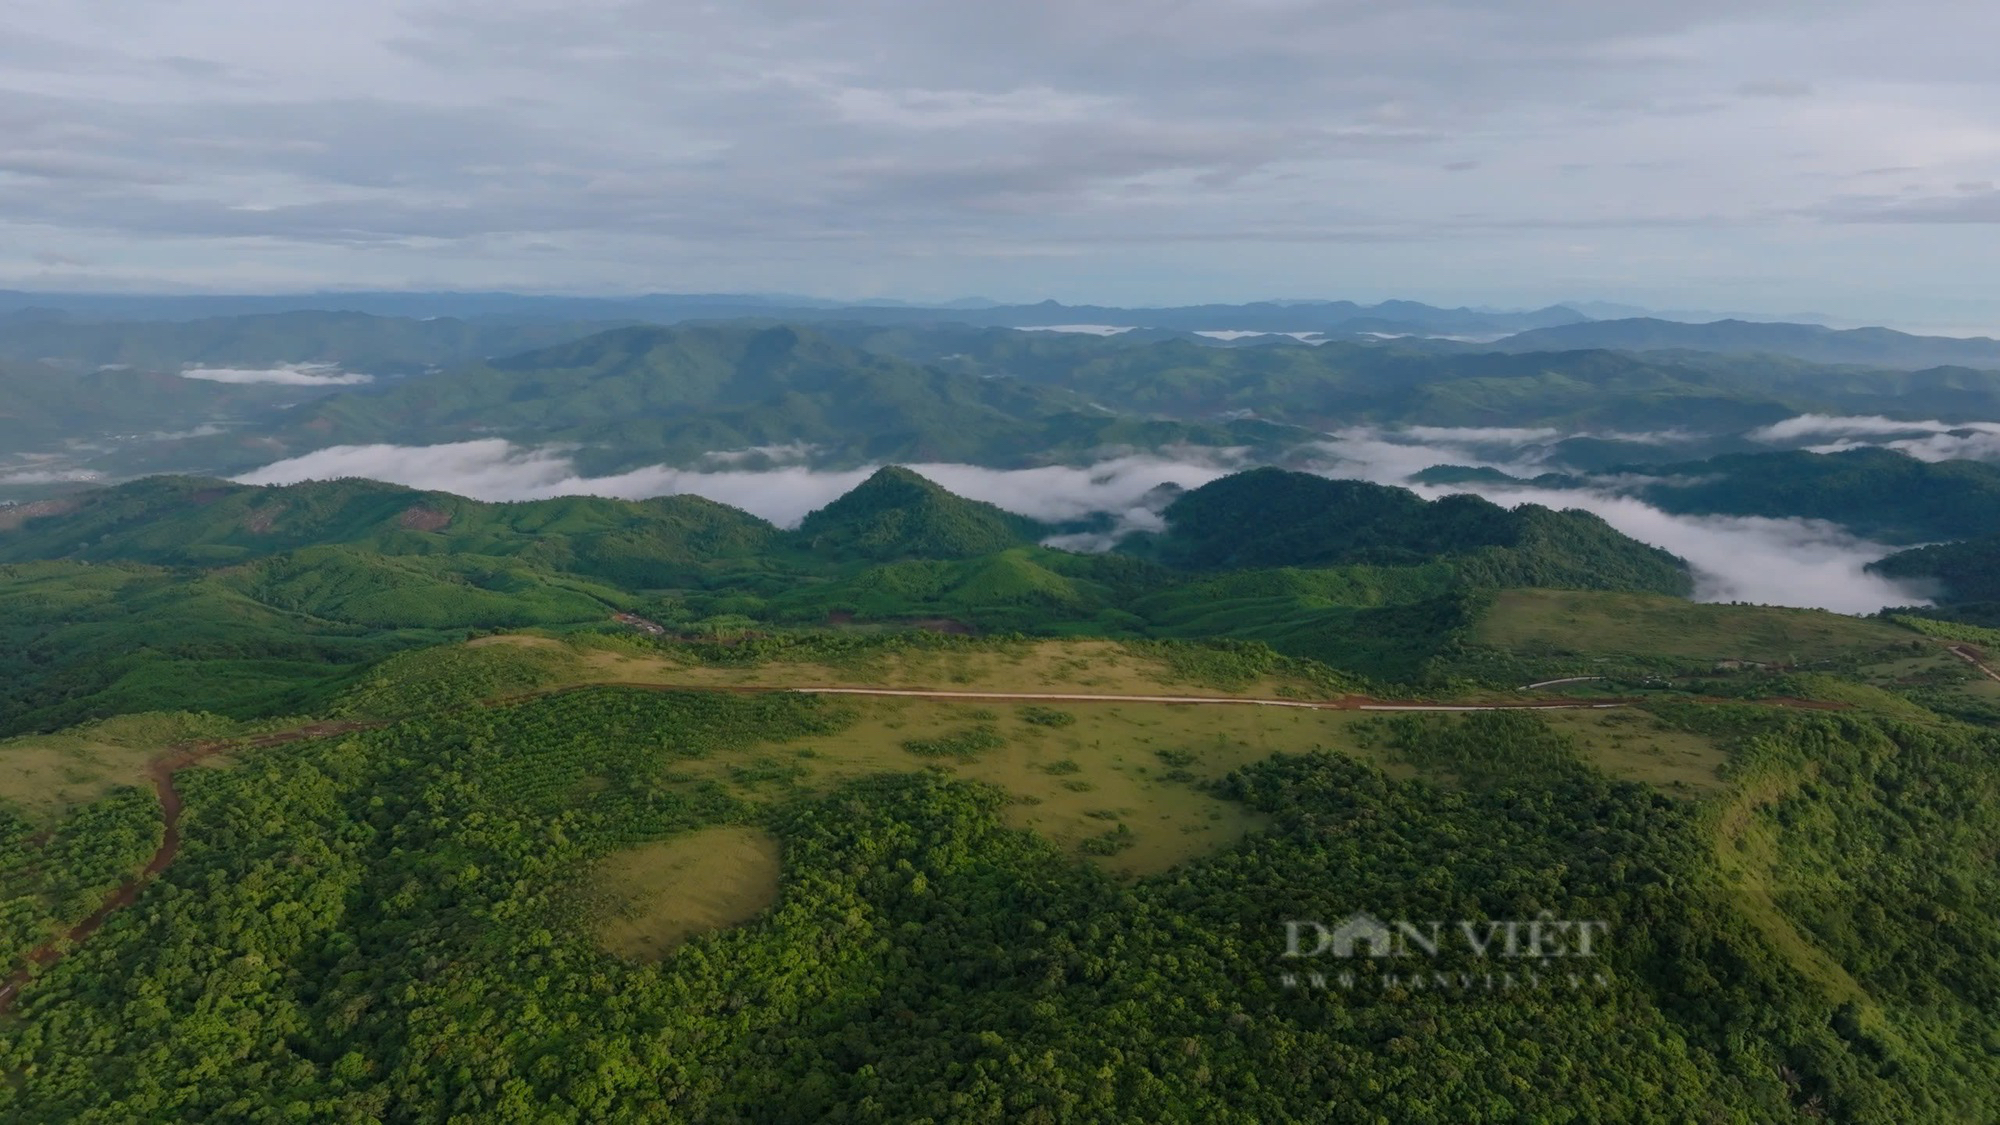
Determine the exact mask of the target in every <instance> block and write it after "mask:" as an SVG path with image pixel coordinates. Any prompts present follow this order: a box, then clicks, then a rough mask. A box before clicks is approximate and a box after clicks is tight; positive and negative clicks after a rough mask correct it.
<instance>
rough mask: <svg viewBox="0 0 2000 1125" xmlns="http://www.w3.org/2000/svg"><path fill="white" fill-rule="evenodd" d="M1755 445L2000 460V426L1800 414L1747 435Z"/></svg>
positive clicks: (1921, 457) (1926, 458) (1922, 458)
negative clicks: (1801, 444)
mask: <svg viewBox="0 0 2000 1125" xmlns="http://www.w3.org/2000/svg"><path fill="white" fill-rule="evenodd" d="M1749 436H1750V437H1751V439H1753V440H1755V441H1761V442H1765V443H1767V444H1773V445H1780V444H1782V445H1791V444H1796V443H1798V442H1802V441H1809V440H1811V439H1815V438H1833V439H1835V440H1833V441H1828V442H1822V443H1820V444H1817V445H1808V446H1806V447H1805V448H1806V450H1807V452H1810V453H1844V452H1846V451H1848V450H1850V449H1870V448H1872V449H1892V450H1895V451H1896V452H1898V453H1904V454H1908V455H1909V456H1911V457H1915V458H1916V459H1917V460H1919V461H1933V462H1935V461H2000V422H1941V421H1938V420H1936V419H1926V420H1923V421H1915V422H1913V421H1907V420H1902V419H1896V418H1885V417H1883V416H1882V415H1879V414H1868V415H1854V416H1835V415H1830V414H1802V415H1800V416H1798V417H1797V418H1787V419H1786V420H1785V421H1783V422H1778V423H1775V424H1773V425H1769V426H1765V427H1764V428H1762V429H1758V430H1752V431H1751V432H1750V434H1749Z"/></svg>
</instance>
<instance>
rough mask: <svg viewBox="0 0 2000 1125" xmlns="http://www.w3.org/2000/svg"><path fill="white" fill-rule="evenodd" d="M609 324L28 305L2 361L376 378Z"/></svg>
mask: <svg viewBox="0 0 2000 1125" xmlns="http://www.w3.org/2000/svg"><path fill="white" fill-rule="evenodd" d="M606 327H609V326H608V325H605V324H602V323H593V322H583V321H573V320H562V319H546V320H542V319H538V320H530V321H522V320H513V319H491V318H489V319H481V320H461V319H457V318H453V317H429V318H425V319H421V320H420V319H413V318H409V317H384V316H370V315H367V314H365V313H358V312H331V311H324V310H318V309H314V310H303V309H302V310H297V311H292V312H274V313H263V314H257V315H249V316H225V317H207V318H203V319H199V320H140V321H111V322H105V321H99V320H88V319H79V318H76V317H72V316H66V315H62V314H59V313H54V312H51V311H48V310H40V311H37V310H25V311H20V312H15V313H11V314H7V315H0V359H19V360H39V361H42V362H46V363H48V364H50V365H52V366H55V367H58V368H63V369H75V370H84V371H89V370H95V369H97V368H100V367H105V366H116V367H130V368H136V369H138V370H141V371H163V372H176V371H179V370H181V369H182V368H184V367H233V368H272V367H280V366H296V365H300V364H336V365H339V366H340V367H342V368H344V369H346V370H350V371H356V372H360V373H363V374H369V375H375V376H395V375H414V374H419V373H421V372H424V371H426V370H433V369H436V368H438V367H443V366H457V365H461V364H466V363H472V362H476V361H478V360H482V359H485V358H487V357H489V356H497V355H513V354H515V353H517V352H523V351H527V350H529V349H531V348H538V347H546V346H548V345H550V344H555V343H560V342H562V341H565V340H573V339H576V338H578V337H581V336H587V335H590V334H591V333H593V332H599V331H602V330H604V329H605V328H606Z"/></svg>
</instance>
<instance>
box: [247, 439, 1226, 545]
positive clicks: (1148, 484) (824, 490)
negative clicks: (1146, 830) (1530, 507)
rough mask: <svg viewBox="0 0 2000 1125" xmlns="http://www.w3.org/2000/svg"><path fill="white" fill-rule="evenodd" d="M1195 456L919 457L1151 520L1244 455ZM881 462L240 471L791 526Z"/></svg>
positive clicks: (474, 456)
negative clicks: (833, 466)
mask: <svg viewBox="0 0 2000 1125" xmlns="http://www.w3.org/2000/svg"><path fill="white" fill-rule="evenodd" d="M1201 452H1202V455H1201V456H1199V457H1197V456H1195V455H1194V454H1193V453H1192V452H1191V453H1190V454H1189V455H1188V456H1187V457H1184V458H1178V459H1177V458H1170V457H1161V456H1154V455H1139V454H1135V455H1132V456H1126V457H1115V458H1111V459H1108V460H1105V461H1101V462H1098V463H1097V464H1094V465H1089V466H1081V467H1079V466H1070V465H1047V466H1042V467H1039V468H1032V469H989V468H984V467H981V466H978V465H954V464H913V465H910V466H909V468H911V469H913V470H914V471H916V472H918V473H921V474H923V475H924V476H926V477H928V478H930V479H931V480H933V481H936V482H937V483H938V484H940V485H943V486H944V487H945V488H947V489H950V490H951V491H952V492H955V493H957V494H958V495H960V496H965V497H968V498H970V499H974V500H985V501H987V502H989V503H992V504H997V505H999V506H1000V507H1003V508H1006V509H1007V510H1009V511H1012V512H1018V513H1020V514H1022V515H1025V516H1031V517H1033V518H1035V519H1038V520H1042V521H1045V522H1048V523H1064V522H1067V521H1071V520H1080V519H1084V518H1086V517H1089V516H1094V515H1098V514H1100V513H1109V514H1111V515H1113V516H1114V517H1117V518H1125V517H1127V516H1128V515H1130V518H1132V519H1134V520H1138V521H1142V522H1143V521H1144V519H1145V518H1146V516H1145V515H1143V514H1136V515H1134V514H1132V513H1144V512H1145V511H1146V508H1145V505H1144V504H1143V503H1142V501H1143V500H1144V498H1145V496H1146V494H1147V493H1149V492H1151V491H1152V490H1153V489H1155V488H1157V487H1159V486H1160V485H1161V484H1168V483H1171V484H1177V485H1180V486H1181V487H1183V488H1196V487H1199V486H1201V485H1203V484H1206V483H1208V482H1209V481H1212V480H1215V479H1217V478H1219V477H1222V476H1226V475H1227V474H1229V473H1230V472H1233V471H1235V470H1236V469H1237V468H1239V467H1241V466H1240V464H1238V463H1237V462H1236V460H1235V455H1234V454H1233V453H1232V452H1231V451H1227V450H1207V451H1201ZM878 467H879V466H868V467H864V468H859V469H847V470H824V469H808V468H805V467H803V466H784V467H780V468H773V469H759V470H748V469H677V468H672V467H669V466H665V465H654V466H648V467H646V468H642V469H634V470H632V471H631V472H627V473H618V474H615V475H611V476H601V477H587V476H583V475H581V474H579V473H578V472H577V471H576V467H575V465H574V464H573V463H572V462H571V460H570V459H569V457H568V455H567V453H566V452H565V451H563V450H560V449H546V448H545V449H525V448H522V447H520V446H516V445H514V444H513V443H511V442H508V441H506V440H505V439H501V438H490V439H485V440H481V441H462V442H453V443H451V444H448V445H426V446H399V445H338V446H332V447H330V448H327V449H320V450H315V451H314V452H311V453H307V454H304V455H302V456H299V457H294V458H291V459H289V460H285V461H279V462H277V463H275V464H271V465H266V466H264V467H263V468H261V469H258V470H256V471H254V472H250V473H246V474H244V475H243V476H240V477H237V478H236V479H237V480H238V481H239V482H241V483H243V484H294V483H297V482H299V481H305V480H331V479H335V478H339V477H367V478H369V479H371V480H382V481H391V482H394V483H396V484H404V485H409V486H410V487H413V488H425V489H437V490H440V491H444V492H454V493H457V494H459V495H461V496H470V497H472V498H474V499H478V500H493V501H505V500H542V499H547V498H549V497H552V496H607V497H615V498H620V499H628V500H636V499H643V498H646V497H651V496H669V495H676V494H680V493H691V494H693V495H696V496H702V497H706V498H707V499H710V500H714V501H717V502H719V503H723V504H729V505H731V506H733V507H737V508H741V509H743V510H744V511H746V512H749V513H751V514H752V515H756V516H760V517H762V518H764V519H767V520H770V521H771V522H772V523H775V524H777V525H779V526H780V527H795V526H797V525H798V523H799V521H800V520H802V519H804V518H805V516H806V514H807V513H808V512H811V511H813V510H814V509H816V508H823V507H825V506H826V505H827V504H829V503H832V502H833V501H834V500H835V499H836V498H838V497H839V496H841V495H842V494H843V493H846V492H848V491H849V490H851V489H852V488H854V486H855V485H858V484H860V483H861V482H862V481H864V480H866V479H868V476H869V474H871V473H873V472H874V471H875V469H876V468H878Z"/></svg>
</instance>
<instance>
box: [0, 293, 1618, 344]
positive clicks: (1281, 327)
mask: <svg viewBox="0 0 2000 1125" xmlns="http://www.w3.org/2000/svg"><path fill="white" fill-rule="evenodd" d="M325 309H340V310H348V311H352V312H357V313H364V314H369V315H373V316H377V317H383V318H421V319H425V320H435V319H441V318H462V319H470V320H512V321H515V322H523V321H539V322H543V323H548V322H555V321H568V322H579V321H600V322H601V321H646V322H650V323H656V324H677V323H683V322H686V321H692V320H725V319H727V320H740V319H749V318H764V319H771V320H788V321H791V322H793V323H839V322H857V323H864V324H890V325H902V324H950V323H958V324H971V325H981V326H1011V327H1019V326H1029V327H1036V326H1044V325H1063V324H1109V325H1131V326H1136V327H1143V328H1164V329H1175V330H1180V331H1194V332H1199V331H1205V330H1210V329H1222V330H1235V331H1268V332H1306V331H1339V330H1345V331H1384V332H1415V333H1444V334H1449V333H1473V334H1498V333H1505V332H1519V331H1521V330H1523V329H1529V328H1537V327H1543V326H1548V325H1557V324H1570V323H1574V322H1577V321H1581V320H1583V319H1585V317H1584V316H1583V315H1582V314H1581V313H1578V312H1577V311H1576V310H1574V309H1570V308H1566V307H1563V306H1560V305H1558V306H1552V307H1550V308H1545V309H1537V310H1529V311H1523V312H1494V311H1480V310H1475V309H1467V308H1453V309H1446V308H1438V307H1436V306H1433V305H1426V304H1424V303H1422V302H1419V301H1383V302H1381V303H1380V304H1375V305H1361V304H1356V303H1355V302H1353V301H1257V302H1251V303H1248V304H1239V305H1225V304H1207V305H1187V306H1180V307H1167V308H1123V307H1117V306H1104V305H1065V304H1061V303H1059V302H1056V301H1041V302H1038V303H1035V304H1028V305H1002V304H996V303H994V302H991V301H963V302H954V303H951V304H946V305H923V304H913V303H906V302H897V301H875V302H867V303H843V302H839V301H827V300H808V299H804V298H796V297H785V296H767V295H755V294H740V293H737V294H731V293H706V294H703V293H687V294H672V293H656V294H648V295H645V296H639V297H622V298H621V297H551V296H525V295H521V294H513V293H369V292H351V293H309V294H299V295H294V296H269V297H264V296H222V295H217V296H201V297H163V296H135V297H120V296H113V295H81V294H53V293H51V294H37V293H18V292H8V291H4V290H0V313H13V314H14V315H16V316H33V317H39V318H41V319H44V320H46V319H49V318H50V316H51V314H64V315H67V316H68V317H73V318H78V319H89V320H96V321H100V322H102V321H116V320H133V321H140V322H147V321H151V322H162V321H176V320H192V319H197V318H201V319H215V320H220V319H224V318H229V317H248V316H273V315H279V314H284V313H296V312H317V311H320V310H325Z"/></svg>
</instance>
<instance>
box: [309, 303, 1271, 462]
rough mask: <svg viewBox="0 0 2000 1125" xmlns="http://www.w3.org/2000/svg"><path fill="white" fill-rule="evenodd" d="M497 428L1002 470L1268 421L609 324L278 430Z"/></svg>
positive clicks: (821, 346) (314, 411)
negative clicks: (1167, 415)
mask: <svg viewBox="0 0 2000 1125" xmlns="http://www.w3.org/2000/svg"><path fill="white" fill-rule="evenodd" d="M494 435H500V436H505V437H509V438H512V439H514V440H517V441H526V442H536V443H546V442H566V443H579V444H581V445H582V446H584V449H583V450H581V451H580V452H579V454H578V460H579V462H580V463H582V464H583V465H584V466H585V467H586V468H589V469H593V470H595V471H611V470H613V469H616V468H627V467H631V466H633V465H638V464H657V463H660V462H663V461H664V462H667V463H675V464H690V463H696V462H699V461H700V459H701V458H702V455H704V454H708V453H713V452H721V451H736V450H747V449H756V448H774V447H791V448H799V449H803V450H805V451H806V452H807V453H808V454H809V455H810V456H811V458H812V459H813V460H815V461H818V462H823V463H829V464H857V463H866V462H868V461H881V460H907V461H964V462H973V463H979V464H1001V465H1004V464H1020V463H1032V462H1033V461H1035V460H1037V459H1047V458H1053V457H1060V456H1062V455H1064V454H1065V453H1069V452H1074V451H1078V450H1085V449H1095V448H1098V447H1102V446H1106V445H1116V444H1120V443H1130V442H1134V441H1136V440H1143V441H1145V442H1147V443H1153V444H1156V443H1165V442H1172V441H1190V442H1196V443H1203V444H1240V443H1245V442H1251V443H1255V442H1268V441H1270V440H1273V439H1274V438H1275V437H1277V436H1279V431H1277V430H1276V429H1275V428H1274V427H1270V426H1259V425H1255V424H1247V423H1245V424H1236V425H1219V424H1218V425H1203V426H1189V425H1185V424H1173V423H1167V424H1164V425H1162V424H1159V423H1147V422H1145V420H1143V419H1137V418H1125V417H1120V416H1118V415H1116V414H1113V413H1111V412H1107V411H1105V410H1103V409H1100V408H1097V407H1093V406H1092V405H1090V404H1089V403H1088V402H1086V401H1085V400H1083V399H1081V398H1079V397H1077V396H1075V395H1073V394H1070V393H1067V392H1065V391H1062V390H1058V389H1055V388H1049V387H1037V386H1030V385H1027V384H1023V383H1020V382H1017V381H1013V380H994V379H982V378H978V377H976V376H970V375H964V374H955V373H951V372H945V371H940V370H936V369H932V368H926V367H921V366H918V365H916V364H912V363H908V362H905V361H902V360H898V359H894V358H889V357H884V356H878V355H872V354H868V353H864V352H860V351H856V350H854V349H852V348H849V347H846V346H844V345H841V344H838V343H835V342H834V341H832V340H830V339H827V338H825V337H822V336H818V335H815V334H813V333H811V332H807V331H803V330H800V329H795V328H789V327H768V328H767V327H744V326H721V327H685V328H653V327H641V328H626V329H617V330H614V331H610V332H605V333H600V334H598V335H595V336H591V337H587V338H585V339H582V340H578V341H575V342H573V343H569V344H563V345H559V346H556V347H552V348H547V349H542V350H539V351H533V352H528V353H524V354H521V355H516V356H511V357H507V358H505V359H497V360H493V361H491V362H489V363H486V364H481V365H475V366H473V367H470V368H466V369H462V370H457V371H452V372H447V373H445V374H441V375H436V376H432V377H428V378H425V379H421V380H415V381H411V382H407V383H404V384H401V385H398V386H396V387H393V388H390V389H388V390H386V391H384V392H382V393H380V394H349V395H340V396H336V397H334V398H332V399H329V400H327V401H325V402H322V403H319V404H316V405H315V406H313V407H312V408H311V409H309V410H306V411H302V412H301V413H300V415H299V417H298V418H297V420H296V421H295V422H292V423H291V424H289V425H287V426H286V427H285V429H284V430H283V431H281V432H279V433H278V434H276V435H275V436H276V438H277V439H278V440H279V441H280V442H281V443H283V445H284V447H285V448H286V449H287V450H288V451H293V452H297V451H303V450H305V449H309V448H317V447H321V446H325V445H333V444H342V443H368V442H403V443H411V444H432V443H437V442H445V441H452V440H462V439H465V438H469V437H474V436H481V437H490V436H494ZM1030 450H1032V451H1035V452H1034V453H1033V455H1029V454H1028V453H1027V452H1026V451H1030Z"/></svg>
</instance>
